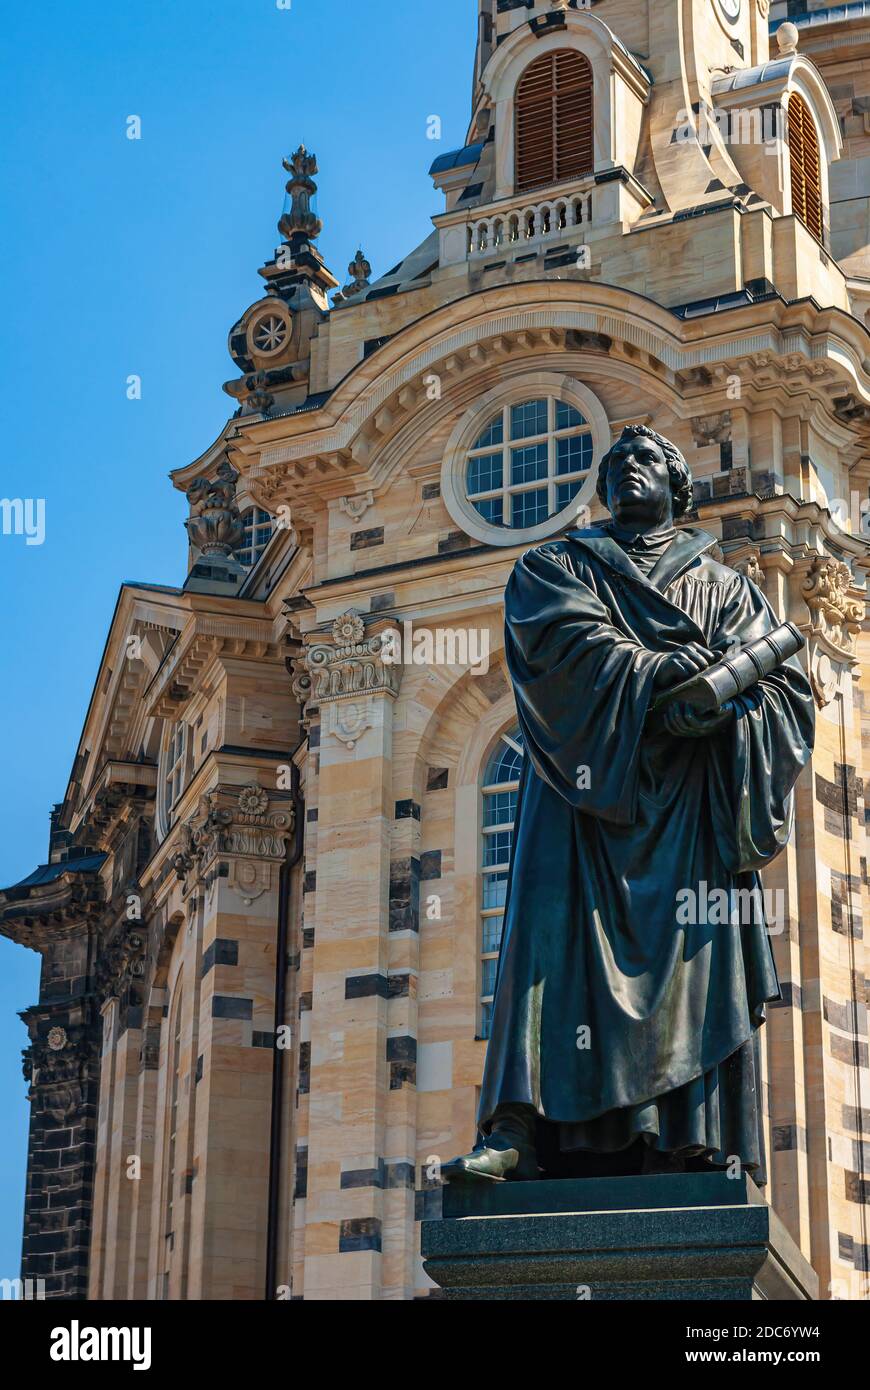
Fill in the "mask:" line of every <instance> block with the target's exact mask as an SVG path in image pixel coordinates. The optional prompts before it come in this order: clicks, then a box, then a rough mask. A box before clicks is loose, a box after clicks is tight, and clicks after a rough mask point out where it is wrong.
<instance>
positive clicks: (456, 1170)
mask: <svg viewBox="0 0 870 1390" xmlns="http://www.w3.org/2000/svg"><path fill="white" fill-rule="evenodd" d="M441 1177H442V1178H443V1180H444V1182H451V1183H456V1182H533V1181H535V1180H536V1179H537V1178H539V1177H540V1171H539V1169H538V1162H537V1159H536V1157H535V1152H534V1149H532V1148H530V1147H529V1146H528V1145H526V1144H522V1143H520V1142H519V1141H518V1140H517V1139H514V1138H512V1137H510V1136H508V1135H502V1134H493V1135H491V1136H490V1138H489V1140H488V1142H487V1143H486V1144H485V1145H484V1146H483V1148H480V1149H474V1150H473V1151H472V1152H471V1153H470V1154H464V1155H463V1156H462V1157H461V1158H454V1159H452V1160H451V1162H450V1163H445V1164H444V1167H443V1168H442V1169H441Z"/></svg>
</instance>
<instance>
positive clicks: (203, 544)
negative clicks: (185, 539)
mask: <svg viewBox="0 0 870 1390" xmlns="http://www.w3.org/2000/svg"><path fill="white" fill-rule="evenodd" d="M238 477H239V475H238V473H237V472H236V470H235V469H234V468H233V466H232V464H231V463H229V461H228V460H227V459H224V461H223V463H222V464H221V465H220V467H219V469H218V471H217V477H216V478H215V479H213V480H212V479H210V478H197V479H196V481H195V482H194V483H192V484H191V486H190V487H189V488H188V490H187V500H188V502H189V503H190V511H191V514H190V516H189V517H188V519H187V521H186V522H185V526H186V527H187V534H188V535H189V536H190V539H191V542H192V544H193V545H195V546H196V547H197V549H198V550H200V551H201V552H202V554H203V555H230V554H232V552H233V551H234V550H238V548H239V546H240V545H242V543H243V542H244V539H245V528H244V525H243V523H242V515H241V512H240V511H239V508H238V505H237V503H236V483H237V481H238Z"/></svg>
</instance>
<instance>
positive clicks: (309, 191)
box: [278, 145, 323, 241]
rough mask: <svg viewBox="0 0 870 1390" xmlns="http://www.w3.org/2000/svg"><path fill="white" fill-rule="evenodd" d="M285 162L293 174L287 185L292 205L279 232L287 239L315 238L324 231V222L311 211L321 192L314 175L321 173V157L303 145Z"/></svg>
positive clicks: (288, 170)
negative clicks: (316, 194) (296, 236)
mask: <svg viewBox="0 0 870 1390" xmlns="http://www.w3.org/2000/svg"><path fill="white" fill-rule="evenodd" d="M282 162H283V165H284V168H285V169H286V171H287V173H288V174H289V175H290V178H289V179H288V180H287V184H286V188H287V192H288V194H289V195H290V200H291V206H290V211H289V212H285V213H284V215H283V217H282V218H281V220H280V222H279V223H278V231H279V232H280V233H281V236H282V237H283V238H284V240H285V241H289V240H290V238H291V237H292V236H295V235H300V236H304V237H308V238H309V240H311V241H313V240H314V239H315V238H316V237H318V236H319V235H320V233H321V232H322V231H323V223H322V222H321V220H320V218H319V217H318V216H317V215H316V214H315V213H314V212H312V210H311V199H312V198H313V197H314V195H315V193H316V192H317V184H316V183H315V182H314V180H313V178H312V177H311V176H312V174H316V173H317V157H316V155H313V154H309V153H308V151H307V150H306V148H305V146H304V145H300V146H299V149H298V150H297V151H296V153H295V154H293V155H291V156H290V158H289V159H285V160H283V161H282Z"/></svg>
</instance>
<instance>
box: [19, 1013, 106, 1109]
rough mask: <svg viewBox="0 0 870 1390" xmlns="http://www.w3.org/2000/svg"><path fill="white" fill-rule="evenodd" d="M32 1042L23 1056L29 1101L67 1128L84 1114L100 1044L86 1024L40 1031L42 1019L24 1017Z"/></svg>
mask: <svg viewBox="0 0 870 1390" xmlns="http://www.w3.org/2000/svg"><path fill="white" fill-rule="evenodd" d="M22 1018H23V1019H24V1021H25V1023H26V1024H27V1027H28V1031H29V1033H30V1037H31V1043H30V1046H29V1047H28V1048H26V1049H25V1050H24V1052H23V1053H22V1060H23V1069H24V1079H25V1080H26V1081H28V1082H29V1083H30V1088H29V1091H28V1099H29V1100H30V1101H31V1102H37V1103H38V1104H39V1107H40V1109H41V1111H42V1112H43V1113H44V1114H45V1115H47V1116H48V1117H49V1119H51V1120H52V1121H53V1123H54V1124H56V1125H66V1124H68V1123H69V1122H70V1121H71V1120H72V1119H74V1118H75V1117H76V1116H77V1115H79V1114H80V1113H81V1111H82V1107H83V1105H84V1102H85V1095H86V1092H87V1087H88V1082H89V1081H90V1080H91V1072H92V1069H93V1064H94V1063H95V1061H96V1060H97V1057H98V1056H99V1043H98V1041H97V1039H96V1038H95V1037H94V1035H93V1033H92V1032H91V1031H90V1030H89V1029H88V1028H86V1027H85V1025H84V1024H75V1025H72V1024H71V1025H69V1026H68V1027H67V1028H63V1027H60V1026H59V1025H55V1026H54V1027H51V1028H49V1029H48V1030H47V1032H40V1031H39V1023H40V1022H42V1020H41V1019H39V1018H38V1017H35V1016H31V1015H30V1012H29V1011H28V1012H25V1013H24V1014H22Z"/></svg>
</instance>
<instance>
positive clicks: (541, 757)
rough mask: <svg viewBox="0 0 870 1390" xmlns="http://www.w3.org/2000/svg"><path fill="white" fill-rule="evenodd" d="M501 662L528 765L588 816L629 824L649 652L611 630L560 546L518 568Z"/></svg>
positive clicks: (651, 671)
mask: <svg viewBox="0 0 870 1390" xmlns="http://www.w3.org/2000/svg"><path fill="white" fill-rule="evenodd" d="M505 629H506V636H505V640H506V654H507V662H508V668H509V670H510V673H511V678H512V680H513V685H514V693H515V695H516V701H517V712H518V715H519V720H520V726H521V728H522V731H523V735H524V738H525V742H526V748H527V752H528V756H529V758H530V760H531V762H532V764H533V766H534V768H535V770H536V772H537V773H538V775H539V776H540V777H541V778H543V780H544V781H545V782H547V783H548V784H549V786H551V787H552V788H553V789H554V791H557V792H558V793H559V794H560V795H561V796H562V797H564V798H565V800H566V801H568V802H569V803H570V804H571V805H573V806H576V807H578V808H582V810H583V811H584V812H585V813H586V814H587V815H592V816H598V817H600V818H601V819H603V820H607V821H611V822H613V823H615V824H618V825H631V824H633V823H634V820H635V815H636V806H637V793H638V784H639V776H640V757H639V754H640V749H641V741H642V738H643V728H644V721H645V719H646V717H647V713H648V710H649V705H650V701H651V699H652V696H653V689H654V682H655V674H656V670H657V669H658V666H659V663H660V662H661V661H663V660H664V659H665V657H666V655H667V653H666V652H654V651H650V650H649V649H648V648H646V647H644V646H642V645H641V644H640V643H639V642H638V641H637V640H636V639H635V638H633V637H632V636H630V635H628V634H627V633H626V632H624V631H622V630H621V629H620V628H618V627H617V626H615V624H614V622H613V618H612V616H611V613H610V611H609V610H608V608H607V607H606V606H605V604H604V603H603V602H602V600H601V599H600V598H599V597H598V595H597V594H596V592H595V591H594V589H593V588H592V587H591V586H590V585H589V584H587V583H585V582H584V581H583V579H581V578H580V577H578V575H577V574H576V573H575V571H574V568H573V566H572V564H571V562H570V558H569V557H568V556H567V555H566V554H565V552H564V551H563V550H560V549H559V547H558V545H556V546H544V547H543V548H541V549H539V550H530V551H528V553H527V554H525V555H524V556H522V558H521V559H520V560H519V561H518V562H517V565H516V567H515V569H514V572H513V575H512V576H511V579H510V581H509V583H508V587H507V591H506V594H505Z"/></svg>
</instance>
